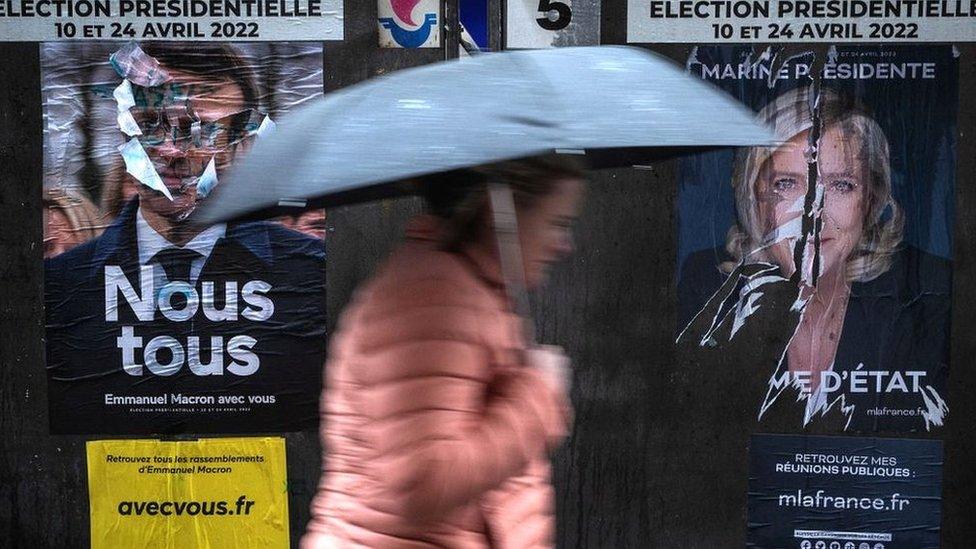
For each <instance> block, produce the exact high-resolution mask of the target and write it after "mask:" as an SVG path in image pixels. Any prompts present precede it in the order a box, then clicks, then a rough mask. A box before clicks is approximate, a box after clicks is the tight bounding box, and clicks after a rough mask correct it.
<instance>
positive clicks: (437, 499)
mask: <svg viewBox="0 0 976 549" xmlns="http://www.w3.org/2000/svg"><path fill="white" fill-rule="evenodd" d="M490 182H499V183H506V184H508V185H509V187H510V188H511V189H512V191H513V195H514V199H515V207H516V212H517V218H518V224H519V234H518V237H519V241H520V243H521V246H522V254H523V265H524V271H525V273H524V274H525V280H526V284H527V285H528V286H529V287H530V288H531V287H534V286H538V285H539V284H541V283H542V282H543V281H544V279H545V277H546V274H547V269H548V267H549V266H550V265H551V264H552V263H553V262H555V261H557V260H558V259H560V258H562V257H564V256H565V255H567V254H568V253H569V252H570V251H571V250H572V246H571V239H570V232H569V228H570V224H571V222H572V220H573V219H574V218H575V216H576V214H577V209H578V206H579V202H580V198H581V195H582V171H581V170H580V168H579V167H578V166H576V165H574V164H572V163H570V162H568V161H567V160H565V159H564V158H561V157H558V156H547V157H539V158H533V159H529V160H522V161H512V162H505V163H501V164H496V165H491V166H487V167H482V168H476V169H469V170H460V171H456V172H451V173H447V174H440V175H435V176H431V177H429V178H427V179H425V180H424V181H421V182H420V184H421V186H422V191H423V194H424V196H425V199H426V201H427V204H428V208H429V215H424V216H421V217H418V218H416V219H414V220H412V221H411V223H410V225H409V227H408V231H407V238H406V242H404V243H403V244H402V246H401V247H400V248H399V249H398V250H396V251H395V252H394V253H393V254H392V256H391V257H390V258H389V259H388V260H387V262H386V264H385V265H384V266H382V267H381V268H380V269H379V271H378V273H377V274H376V275H375V276H374V278H373V279H372V280H371V281H369V282H368V283H366V284H365V285H364V286H363V287H362V288H360V290H359V291H358V292H357V293H356V294H355V296H354V298H353V300H352V303H351V305H350V306H349V308H348V309H347V310H346V311H345V312H344V314H343V315H342V317H341V319H340V323H339V329H338V331H337V334H336V335H335V337H334V339H333V341H332V345H331V347H330V359H329V361H328V363H327V365H326V380H325V382H326V389H325V393H324V395H323V399H322V427H321V429H322V433H321V435H322V443H323V446H324V450H323V451H324V456H323V462H324V465H323V473H322V478H321V481H320V484H319V490H318V493H317V495H316V497H315V500H314V502H313V504H312V515H313V517H312V520H311V522H310V523H309V526H308V532H307V533H306V535H305V537H304V539H303V542H302V546H303V547H304V548H319V547H391V548H396V547H410V548H421V547H471V548H475V547H513V548H532V547H551V546H552V545H553V533H554V532H553V530H554V528H553V526H554V525H553V512H554V509H553V492H552V487H551V485H550V466H549V461H548V452H549V451H550V450H552V449H553V448H554V447H555V446H557V445H558V444H559V443H560V442H561V440H562V439H563V437H565V436H566V434H567V432H568V428H569V425H570V416H571V413H570V408H569V399H568V390H569V379H570V374H569V368H568V360H567V359H566V357H565V356H564V355H563V354H562V353H561V352H560V351H559V350H558V349H556V348H552V347H547V348H540V347H532V348H526V341H524V337H523V336H522V329H521V323H522V322H523V319H521V318H520V317H519V316H518V315H517V314H515V312H514V311H513V307H512V305H511V303H510V301H509V299H508V297H507V295H506V293H505V288H504V285H503V284H502V275H501V269H500V267H499V259H498V251H497V246H496V245H495V236H494V234H493V230H492V228H491V227H492V223H491V211H490V207H489V201H488V197H487V187H488V184H489V183H490Z"/></svg>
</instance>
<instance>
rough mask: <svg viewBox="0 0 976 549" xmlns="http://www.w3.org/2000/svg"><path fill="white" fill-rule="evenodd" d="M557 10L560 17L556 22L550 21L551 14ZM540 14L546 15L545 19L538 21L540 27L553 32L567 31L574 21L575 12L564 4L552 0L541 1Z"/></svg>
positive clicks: (541, 18)
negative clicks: (567, 27)
mask: <svg viewBox="0 0 976 549" xmlns="http://www.w3.org/2000/svg"><path fill="white" fill-rule="evenodd" d="M553 10H555V12H556V13H557V14H559V17H557V18H556V20H555V21H553V20H551V19H549V12H550V11H553ZM539 12H541V13H544V14H546V15H545V17H540V18H538V19H536V22H537V23H539V26H540V27H542V28H544V29H546V30H551V31H557V30H562V29H565V28H566V26H567V25H569V22H570V21H571V20H572V19H573V11H572V10H571V9H569V6H567V5H566V4H565V3H563V2H552V1H551V0H539Z"/></svg>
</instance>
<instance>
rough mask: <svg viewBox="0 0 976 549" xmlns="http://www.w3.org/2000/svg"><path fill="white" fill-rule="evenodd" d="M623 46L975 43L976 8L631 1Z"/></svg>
mask: <svg viewBox="0 0 976 549" xmlns="http://www.w3.org/2000/svg"><path fill="white" fill-rule="evenodd" d="M627 41H628V42H631V43H661V42H687V43H749V42H762V43H769V42H884V43H889V44H890V43H897V42H906V43H908V42H974V41H976V0H894V1H892V0H628V1H627Z"/></svg>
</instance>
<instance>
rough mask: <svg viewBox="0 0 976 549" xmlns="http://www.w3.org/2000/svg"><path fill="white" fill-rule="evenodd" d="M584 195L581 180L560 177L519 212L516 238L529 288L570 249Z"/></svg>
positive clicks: (535, 284)
mask: <svg viewBox="0 0 976 549" xmlns="http://www.w3.org/2000/svg"><path fill="white" fill-rule="evenodd" d="M582 197H583V182H582V181H581V180H579V179H561V180H559V181H557V182H556V184H555V185H554V187H553V190H552V192H550V193H549V194H547V195H546V196H544V197H542V198H540V199H539V200H538V202H536V204H535V205H533V206H532V207H531V208H529V209H527V210H525V211H522V210H520V211H519V214H518V215H519V218H518V223H519V240H520V242H521V244H522V260H523V261H524V263H525V281H526V284H527V285H528V286H529V287H534V286H538V285H539V284H541V283H542V282H543V281H544V280H545V278H546V275H547V274H548V271H549V267H550V266H551V265H552V264H553V263H555V262H556V261H559V260H560V259H562V258H564V257H566V256H567V255H569V254H570V253H571V252H572V251H573V238H572V232H571V230H570V229H571V227H572V223H573V221H574V220H575V219H576V216H577V215H579V206H580V202H581V199H582Z"/></svg>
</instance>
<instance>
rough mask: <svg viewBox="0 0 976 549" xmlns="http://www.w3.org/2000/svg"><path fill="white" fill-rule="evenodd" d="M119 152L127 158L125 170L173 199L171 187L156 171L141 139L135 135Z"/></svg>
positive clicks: (123, 157)
mask: <svg viewBox="0 0 976 549" xmlns="http://www.w3.org/2000/svg"><path fill="white" fill-rule="evenodd" d="M119 153H121V154H122V159H123V160H125V171H126V172H127V173H128V174H129V175H131V176H132V177H135V178H136V179H137V180H139V182H140V183H142V184H143V185H145V186H147V187H149V188H150V189H152V190H154V191H159V192H161V193H163V194H164V195H166V198H168V199H170V200H173V195H172V194H170V192H169V189H168V188H166V184H165V183H163V180H162V179H161V178H160V177H159V174H158V173H156V168H154V167H153V165H152V161H151V160H149V155H147V154H146V150H145V149H143V148H142V144H141V143H139V140H138V139H136V138H135V137H133V138H132V139H130V140H129V141H128V142H127V143H126V144H125V145H121V146H120V147H119Z"/></svg>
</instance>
